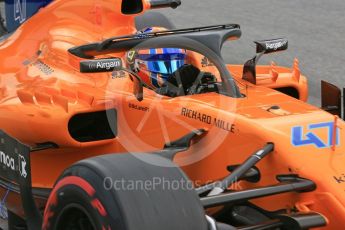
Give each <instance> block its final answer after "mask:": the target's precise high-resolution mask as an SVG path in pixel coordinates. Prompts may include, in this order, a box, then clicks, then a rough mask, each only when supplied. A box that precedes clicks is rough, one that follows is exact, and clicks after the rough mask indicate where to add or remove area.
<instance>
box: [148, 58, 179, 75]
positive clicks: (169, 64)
mask: <svg viewBox="0 0 345 230" xmlns="http://www.w3.org/2000/svg"><path fill="white" fill-rule="evenodd" d="M184 63H185V61H184V60H171V61H147V62H146V68H147V70H148V71H150V72H153V73H160V74H163V75H170V74H173V73H174V72H175V71H176V70H178V69H179V68H180V67H181V66H183V65H184Z"/></svg>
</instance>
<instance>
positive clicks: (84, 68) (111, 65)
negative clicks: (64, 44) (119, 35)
mask: <svg viewBox="0 0 345 230" xmlns="http://www.w3.org/2000/svg"><path fill="white" fill-rule="evenodd" d="M122 69H123V66H122V60H121V58H105V59H93V60H84V61H81V62H80V72H81V73H104V72H113V71H119V70H122Z"/></svg>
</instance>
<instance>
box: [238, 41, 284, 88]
mask: <svg viewBox="0 0 345 230" xmlns="http://www.w3.org/2000/svg"><path fill="white" fill-rule="evenodd" d="M254 43H255V44H256V55H255V57H253V58H252V59H250V60H248V61H247V62H246V63H245V64H244V66H243V75H242V79H243V80H246V81H248V82H250V83H252V84H254V85H256V65H257V63H258V61H259V59H260V58H261V56H262V55H264V54H270V53H275V52H279V51H284V50H287V48H288V46H289V42H288V40H287V39H285V38H278V39H270V40H262V41H255V42H254Z"/></svg>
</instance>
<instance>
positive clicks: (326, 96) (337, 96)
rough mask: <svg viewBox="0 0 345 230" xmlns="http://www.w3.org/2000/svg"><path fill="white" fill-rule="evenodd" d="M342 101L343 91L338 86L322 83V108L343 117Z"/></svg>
mask: <svg viewBox="0 0 345 230" xmlns="http://www.w3.org/2000/svg"><path fill="white" fill-rule="evenodd" d="M344 92H345V89H344ZM341 99H342V95H341V90H340V89H339V88H338V87H337V86H335V85H333V84H331V83H329V82H326V81H321V102H322V103H321V107H322V109H323V110H325V111H327V112H329V113H331V114H333V115H337V116H338V117H342V104H341ZM344 116H345V114H344ZM343 118H344V117H343Z"/></svg>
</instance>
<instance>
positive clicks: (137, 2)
mask: <svg viewBox="0 0 345 230" xmlns="http://www.w3.org/2000/svg"><path fill="white" fill-rule="evenodd" d="M143 10H144V4H143V1H142V0H122V3H121V13H123V14H126V15H131V14H139V13H141V12H142V11H143Z"/></svg>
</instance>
